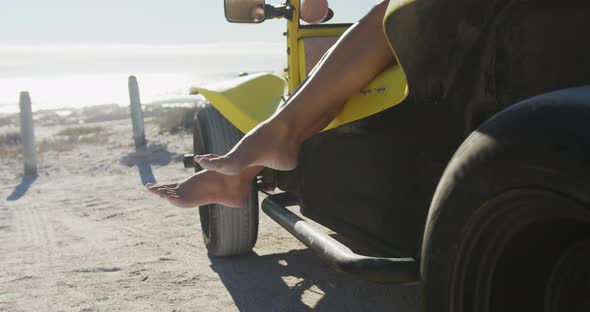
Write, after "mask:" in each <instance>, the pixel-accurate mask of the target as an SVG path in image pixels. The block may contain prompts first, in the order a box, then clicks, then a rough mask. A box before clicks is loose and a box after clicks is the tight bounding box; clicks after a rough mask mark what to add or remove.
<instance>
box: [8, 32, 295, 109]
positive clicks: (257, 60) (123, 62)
mask: <svg viewBox="0 0 590 312" xmlns="http://www.w3.org/2000/svg"><path fill="white" fill-rule="evenodd" d="M285 62H286V56H285V55H284V45H282V44H270V43H258V44H247V45H243V44H241V45H235V44H198V45H197V44H194V45H166V46H161V45H160V46H146V45H121V44H116V45H115V44H113V45H51V46H47V45H44V46H36V45H16V46H15V45H11V46H7V45H4V46H2V45H0V113H15V112H18V110H19V105H18V101H19V93H20V92H21V91H28V92H29V94H30V97H31V101H32V107H33V111H38V110H45V109H59V108H80V107H85V106H93V105H102V104H118V105H128V103H129V95H128V86H127V81H128V77H129V76H130V75H134V76H136V77H137V80H138V84H139V91H140V97H141V101H142V103H143V104H147V105H149V104H150V103H167V102H170V103H182V102H191V101H194V96H190V95H189V89H190V87H191V86H196V85H207V84H211V83H216V82H220V81H223V80H227V79H232V78H235V77H237V76H238V75H239V73H240V72H250V73H252V72H259V71H275V70H279V69H280V68H281V67H282V66H284V64H285Z"/></svg>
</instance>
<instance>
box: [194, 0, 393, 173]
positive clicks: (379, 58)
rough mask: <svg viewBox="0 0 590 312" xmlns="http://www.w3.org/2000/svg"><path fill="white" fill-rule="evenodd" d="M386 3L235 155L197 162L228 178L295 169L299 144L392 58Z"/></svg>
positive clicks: (355, 29)
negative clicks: (253, 170) (251, 170)
mask: <svg viewBox="0 0 590 312" xmlns="http://www.w3.org/2000/svg"><path fill="white" fill-rule="evenodd" d="M387 4H388V1H383V2H381V3H380V4H378V5H376V6H375V7H374V8H373V9H372V10H371V11H370V12H369V13H368V14H367V15H366V16H365V17H364V18H363V19H361V20H360V21H359V22H358V23H356V24H355V25H353V26H352V27H351V28H350V29H349V30H348V31H347V32H346V33H345V34H344V35H343V36H342V37H341V38H340V40H339V41H338V42H337V43H336V44H335V46H334V47H333V48H332V49H331V50H330V51H329V52H328V54H327V55H326V57H324V59H323V60H322V61H321V62H320V63H319V64H318V65H317V66H316V67H315V68H314V70H313V71H312V72H311V73H310V76H309V78H308V79H307V80H306V81H305V82H304V83H303V84H302V85H301V86H300V87H299V88H298V90H296V92H295V93H294V94H293V95H292V96H291V97H290V98H289V100H288V101H287V103H286V104H285V105H284V106H282V107H281V108H280V109H279V110H277V112H276V113H275V114H273V115H272V116H271V117H270V118H269V119H267V120H266V121H264V122H262V123H261V124H260V125H258V126H257V127H256V128H254V129H253V130H252V131H250V132H249V133H248V134H246V136H244V138H243V139H242V140H241V141H240V142H238V144H236V146H234V148H233V149H232V150H231V151H229V152H228V153H227V154H225V155H223V156H218V155H198V156H196V157H195V160H196V161H197V162H198V163H199V164H200V165H201V166H202V167H203V168H205V169H208V170H214V171H218V172H221V173H224V174H228V175H236V174H239V173H240V172H241V171H242V170H244V169H245V168H247V167H250V166H265V167H269V168H272V169H277V170H292V169H294V168H295V167H296V166H297V155H298V152H299V147H300V145H301V143H303V142H304V141H305V140H306V139H308V138H309V137H310V136H312V135H314V134H316V133H318V132H319V131H321V130H322V129H323V128H325V127H326V126H327V125H328V124H329V123H330V122H331V121H332V120H333V119H334V117H335V116H336V115H337V114H338V113H339V112H340V111H341V110H342V108H343V106H344V104H345V103H346V101H347V100H348V99H349V98H350V97H352V96H353V95H355V94H357V93H358V92H360V90H361V89H362V88H363V87H365V86H366V85H367V84H368V83H369V82H370V81H371V80H372V79H373V78H374V77H376V76H377V75H378V74H379V73H381V72H382V71H383V70H384V69H385V68H386V67H387V65H388V64H390V63H391V62H392V61H393V60H394V58H393V53H392V52H391V50H390V48H389V45H388V43H387V40H386V38H385V35H384V33H383V28H382V27H383V26H382V21H383V16H384V15H385V9H386V8H387Z"/></svg>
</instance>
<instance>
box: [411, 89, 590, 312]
mask: <svg viewBox="0 0 590 312" xmlns="http://www.w3.org/2000/svg"><path fill="white" fill-rule="evenodd" d="M589 121H590V87H581V88H574V89H567V90H562V91H557V92H552V93H548V94H545V95H542V96H538V97H534V98H531V99H528V100H526V101H523V102H521V103H518V104H515V105H513V106H512V107H510V108H508V109H506V110H504V111H503V112H501V113H499V114H498V115H496V116H495V117H494V118H492V119H491V120H489V121H488V122H486V123H485V124H484V125H482V126H481V127H480V128H479V129H478V130H477V131H475V132H474V133H473V134H472V135H470V136H469V138H467V140H466V141H465V142H464V143H463V144H462V145H461V147H460V148H459V149H458V150H457V152H456V154H455V155H454V156H453V158H452V159H451V161H450V163H449V165H448V166H447V169H446V170H445V173H444V174H443V176H442V178H441V180H440V182H439V185H438V187H437V190H436V192H435V195H434V198H433V201H432V204H431V207H430V211H429V216H428V220H427V224H426V229H425V235H424V243H423V249H422V268H421V271H422V278H423V280H424V290H425V311H427V312H433V311H436V312H445V311H448V312H451V311H452V312H461V311H463V312H468V311H469V312H478V311H502V312H510V311H519V312H526V311H551V312H556V311H590V300H589V299H588V294H589V293H590V266H588V263H590V262H588V261H590V122H589Z"/></svg>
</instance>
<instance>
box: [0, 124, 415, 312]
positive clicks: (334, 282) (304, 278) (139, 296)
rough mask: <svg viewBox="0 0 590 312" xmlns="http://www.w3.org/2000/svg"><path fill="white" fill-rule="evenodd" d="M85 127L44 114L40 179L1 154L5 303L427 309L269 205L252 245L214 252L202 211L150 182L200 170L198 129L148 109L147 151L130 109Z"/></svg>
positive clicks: (0, 274) (55, 307)
mask: <svg viewBox="0 0 590 312" xmlns="http://www.w3.org/2000/svg"><path fill="white" fill-rule="evenodd" d="M74 122H75V121H74ZM83 126H85V127H95V128H94V129H95V130H96V129H98V130H96V133H90V134H83V135H81V136H79V137H77V139H76V140H75V142H74V143H72V142H71V140H70V142H69V143H64V141H63V140H62V141H60V140H56V139H55V138H56V133H59V132H60V131H62V130H64V128H68V127H70V128H71V127H74V125H71V124H70V125H67V124H66V125H64V124H63V123H59V122H57V123H52V122H48V121H47V120H45V122H43V120H38V121H37V125H36V129H35V131H36V134H37V140H38V141H39V142H40V144H41V142H42V144H41V145H42V146H40V149H41V150H42V151H41V152H40V153H39V176H38V177H37V178H27V177H22V171H23V169H22V166H23V165H22V160H21V159H20V158H19V156H18V155H17V154H14V151H12V152H11V151H8V152H7V151H6V150H4V152H3V153H0V311H15V312H16V311H87V312H88V311H203V312H206V311H420V309H421V308H420V289H419V287H418V286H400V285H381V284H375V283H371V282H365V281H359V280H356V279H353V278H351V277H349V276H346V275H343V274H340V273H337V272H335V271H333V270H332V269H330V268H329V267H328V266H327V265H326V264H325V263H324V262H323V261H322V260H321V259H320V258H318V257H317V256H316V255H315V254H313V253H312V252H311V251H309V249H308V248H306V247H305V246H304V245H302V244H301V243H299V242H298V241H297V240H296V239H295V238H293V237H291V236H290V235H289V234H288V233H287V232H286V231H285V230H283V229H282V228H281V227H280V226H278V225H277V224H276V223H274V222H273V221H272V220H270V219H269V218H268V217H266V216H265V215H264V214H261V220H260V233H259V236H258V243H257V245H256V247H255V248H254V251H253V252H252V254H250V255H248V256H243V257H238V258H211V257H209V256H208V255H207V252H206V249H205V246H204V244H203V241H202V238H201V233H200V232H201V229H200V224H199V217H198V210H197V209H180V208H176V207H173V206H172V205H170V204H168V203H166V202H163V201H162V200H160V199H159V198H157V197H155V196H151V195H150V194H149V193H147V192H146V191H145V190H144V188H143V184H144V183H146V182H149V181H158V182H166V181H173V180H175V179H179V178H182V177H185V176H186V175H188V174H190V173H191V172H190V170H187V169H184V168H183V167H182V154H183V153H187V152H190V151H191V146H192V134H190V133H186V132H179V133H176V134H169V133H159V127H158V123H157V121H155V120H152V119H151V118H147V119H146V134H147V138H148V140H149V146H148V149H147V151H143V152H140V153H138V152H137V151H135V149H134V148H133V145H132V140H131V125H130V121H129V120H127V119H123V120H114V121H102V122H94V123H90V124H84V125H83ZM8 128H10V126H7V127H4V128H2V127H0V132H1V131H2V130H4V131H7V129H8ZM90 132H92V129H91V130H90ZM0 134H1V133H0ZM61 138H63V136H62V137H61Z"/></svg>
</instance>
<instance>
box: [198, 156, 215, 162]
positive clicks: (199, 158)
mask: <svg viewBox="0 0 590 312" xmlns="http://www.w3.org/2000/svg"><path fill="white" fill-rule="evenodd" d="M217 157H219V155H216V154H204V155H195V161H196V162H199V160H201V159H211V158H217Z"/></svg>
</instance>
